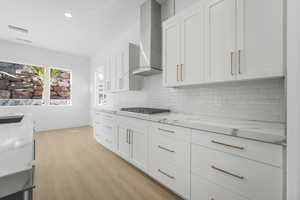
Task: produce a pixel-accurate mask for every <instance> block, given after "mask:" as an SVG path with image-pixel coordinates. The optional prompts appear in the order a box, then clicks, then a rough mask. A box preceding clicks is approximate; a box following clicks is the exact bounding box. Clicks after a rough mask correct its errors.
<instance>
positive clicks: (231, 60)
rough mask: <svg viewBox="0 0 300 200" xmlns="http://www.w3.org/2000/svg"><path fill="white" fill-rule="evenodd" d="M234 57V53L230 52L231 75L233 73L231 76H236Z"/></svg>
mask: <svg viewBox="0 0 300 200" xmlns="http://www.w3.org/2000/svg"><path fill="white" fill-rule="evenodd" d="M233 55H234V52H230V73H231V76H234V73H233Z"/></svg>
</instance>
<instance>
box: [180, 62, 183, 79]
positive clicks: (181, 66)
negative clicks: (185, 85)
mask: <svg viewBox="0 0 300 200" xmlns="http://www.w3.org/2000/svg"><path fill="white" fill-rule="evenodd" d="M182 68H183V64H181V65H180V80H181V81H183V78H182Z"/></svg>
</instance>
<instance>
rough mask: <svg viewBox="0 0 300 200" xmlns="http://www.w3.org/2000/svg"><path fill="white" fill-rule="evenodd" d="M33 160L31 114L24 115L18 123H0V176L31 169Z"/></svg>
mask: <svg viewBox="0 0 300 200" xmlns="http://www.w3.org/2000/svg"><path fill="white" fill-rule="evenodd" d="M33 160H34V136H33V121H32V119H31V116H30V115H25V116H24V117H23V119H22V121H21V122H19V123H11V124H0V177H3V176H8V175H11V174H14V173H18V172H21V171H25V170H29V169H31V168H32V161H33Z"/></svg>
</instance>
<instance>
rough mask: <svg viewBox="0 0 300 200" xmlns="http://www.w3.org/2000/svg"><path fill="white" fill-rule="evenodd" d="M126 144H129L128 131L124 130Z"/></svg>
mask: <svg viewBox="0 0 300 200" xmlns="http://www.w3.org/2000/svg"><path fill="white" fill-rule="evenodd" d="M126 143H127V144H129V143H128V129H126Z"/></svg>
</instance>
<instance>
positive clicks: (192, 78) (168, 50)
mask: <svg viewBox="0 0 300 200" xmlns="http://www.w3.org/2000/svg"><path fill="white" fill-rule="evenodd" d="M204 33H205V32H204V12H203V6H202V5H199V6H197V7H193V8H191V9H188V10H186V11H184V12H182V13H181V14H180V15H179V16H177V17H175V18H172V19H171V20H169V21H167V22H166V23H164V25H163V67H164V71H163V72H164V85H165V86H169V87H172V86H180V85H190V84H197V83H201V82H203V81H204V80H205V65H204V46H205V43H204Z"/></svg>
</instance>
